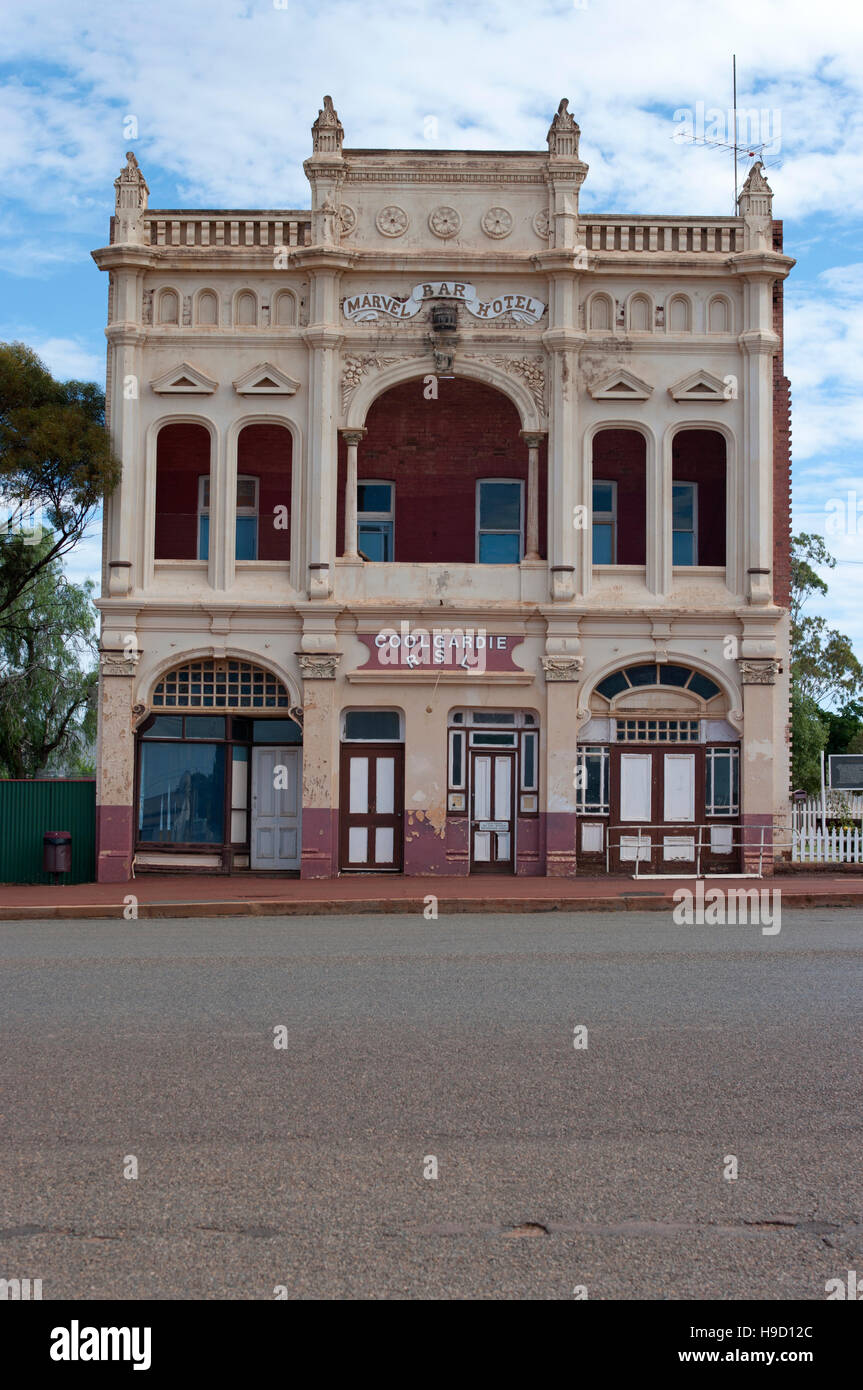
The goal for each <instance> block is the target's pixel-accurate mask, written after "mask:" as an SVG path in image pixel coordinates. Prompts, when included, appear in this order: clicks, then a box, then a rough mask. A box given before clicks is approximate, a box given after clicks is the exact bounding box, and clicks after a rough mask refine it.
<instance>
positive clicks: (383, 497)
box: [357, 483, 393, 512]
mask: <svg viewBox="0 0 863 1390" xmlns="http://www.w3.org/2000/svg"><path fill="white" fill-rule="evenodd" d="M392 509H393V497H392V484H391V483H357V511H358V512H391V511H392Z"/></svg>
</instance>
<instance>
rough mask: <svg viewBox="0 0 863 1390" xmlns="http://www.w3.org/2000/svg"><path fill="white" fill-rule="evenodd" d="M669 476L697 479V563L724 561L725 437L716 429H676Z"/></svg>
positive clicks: (683, 480) (677, 479) (688, 480)
mask: <svg viewBox="0 0 863 1390" xmlns="http://www.w3.org/2000/svg"><path fill="white" fill-rule="evenodd" d="M671 471H672V479H673V481H674V482H676V483H698V563H699V564H700V565H724V564H725V472H726V468H725V438H724V436H723V435H721V434H720V433H719V432H718V430H679V431H678V433H677V434H676V435H675V436H674V439H673V440H672V444H671Z"/></svg>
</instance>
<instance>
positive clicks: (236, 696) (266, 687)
mask: <svg viewBox="0 0 863 1390" xmlns="http://www.w3.org/2000/svg"><path fill="white" fill-rule="evenodd" d="M152 704H153V708H154V709H219V710H246V709H290V707H291V697H290V695H289V693H288V690H287V687H286V686H285V685H283V684H282V682H281V681H280V680H279V678H278V677H277V676H274V675H273V673H272V672H271V671H266V670H265V669H264V668H263V667H262V666H254V665H252V663H251V662H249V661H231V660H230V659H227V660H221V661H216V660H213V659H212V658H208V657H203V658H201V659H200V660H198V661H187V662H185V663H184V665H182V666H175V667H174V669H173V670H172V671H166V672H165V674H164V676H162V678H161V680H159V681H158V682H157V684H156V688H155V690H154V691H153V700H152Z"/></svg>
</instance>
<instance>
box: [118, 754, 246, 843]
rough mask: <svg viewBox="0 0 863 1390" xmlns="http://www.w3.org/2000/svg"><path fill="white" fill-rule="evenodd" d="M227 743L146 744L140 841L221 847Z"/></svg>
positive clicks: (141, 795) (140, 801) (143, 756)
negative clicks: (217, 845)
mask: <svg viewBox="0 0 863 1390" xmlns="http://www.w3.org/2000/svg"><path fill="white" fill-rule="evenodd" d="M224 803H225V745H224V744H223V743H188V742H177V743H162V742H152V743H151V742H146V741H145V742H142V745H141V781H140V791H139V794H138V838H139V839H140V840H146V841H149V842H151V843H162V844H166V843H167V844H204V845H212V844H221V843H222V839H223V834H224Z"/></svg>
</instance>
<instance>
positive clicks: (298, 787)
mask: <svg viewBox="0 0 863 1390" xmlns="http://www.w3.org/2000/svg"><path fill="white" fill-rule="evenodd" d="M301 818H302V749H301V748H297V747H296V745H294V746H293V747H287V748H253V749H252V854H251V867H252V868H253V869H298V868H299V867H300V853H301V849H302V840H301V834H300V823H301Z"/></svg>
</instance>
